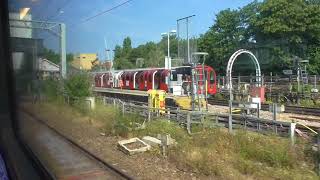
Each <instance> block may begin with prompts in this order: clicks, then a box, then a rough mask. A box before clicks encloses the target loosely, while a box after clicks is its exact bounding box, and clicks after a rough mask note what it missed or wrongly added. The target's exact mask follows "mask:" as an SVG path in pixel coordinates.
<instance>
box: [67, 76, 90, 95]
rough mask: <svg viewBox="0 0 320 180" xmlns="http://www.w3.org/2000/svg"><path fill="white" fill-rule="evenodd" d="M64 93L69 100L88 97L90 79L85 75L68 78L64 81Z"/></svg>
mask: <svg viewBox="0 0 320 180" xmlns="http://www.w3.org/2000/svg"><path fill="white" fill-rule="evenodd" d="M64 88H65V92H66V94H67V95H68V96H69V97H70V98H80V99H81V98H83V97H87V96H90V94H91V92H90V79H89V76H88V75H87V74H85V73H81V74H76V75H72V76H70V77H69V78H68V79H67V80H66V81H65V85H64Z"/></svg>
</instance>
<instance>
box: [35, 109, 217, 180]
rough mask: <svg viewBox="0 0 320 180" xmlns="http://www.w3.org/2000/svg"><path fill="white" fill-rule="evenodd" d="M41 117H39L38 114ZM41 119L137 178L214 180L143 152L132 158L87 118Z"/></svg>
mask: <svg viewBox="0 0 320 180" xmlns="http://www.w3.org/2000/svg"><path fill="white" fill-rule="evenodd" d="M39 116H40V118H41V115H39ZM52 117H53V118H50V119H43V120H46V122H47V123H48V124H49V125H50V126H52V127H54V128H55V129H57V130H58V131H60V132H61V133H63V134H64V135H66V136H67V137H69V138H71V139H73V140H74V141H76V142H77V143H79V144H80V145H81V146H83V147H85V148H86V149H87V150H89V151H90V152H92V153H94V154H95V155H97V156H98V157H100V158H102V159H104V160H105V161H107V162H110V163H111V164H113V165H114V166H115V167H117V168H119V169H121V170H123V171H124V172H126V173H127V174H129V175H131V176H132V177H134V178H137V179H192V180H194V179H215V178H214V177H210V178H209V177H204V176H201V177H199V176H197V175H196V174H194V173H192V172H187V171H184V170H183V169H178V168H177V167H176V165H175V164H174V163H172V162H170V161H169V160H168V159H166V158H164V157H162V156H160V155H155V154H152V152H145V153H140V154H135V155H132V156H129V155H126V154H124V153H123V152H122V151H120V150H119V149H118V148H117V142H118V141H119V140H123V138H121V137H111V136H105V135H104V134H103V132H101V125H102V124H101V123H99V122H94V121H92V120H90V119H89V118H80V119H79V118H78V119H70V120H65V119H59V118H54V114H53V115H52Z"/></svg>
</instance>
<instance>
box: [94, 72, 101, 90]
mask: <svg viewBox="0 0 320 180" xmlns="http://www.w3.org/2000/svg"><path fill="white" fill-rule="evenodd" d="M100 76H101V74H96V75H95V77H94V81H95V87H101V79H100Z"/></svg>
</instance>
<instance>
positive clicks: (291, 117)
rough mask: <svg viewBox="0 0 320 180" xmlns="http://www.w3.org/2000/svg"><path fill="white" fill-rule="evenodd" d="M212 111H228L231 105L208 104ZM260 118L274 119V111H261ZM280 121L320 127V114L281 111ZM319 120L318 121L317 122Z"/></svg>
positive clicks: (278, 117)
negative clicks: (311, 114) (310, 114)
mask: <svg viewBox="0 0 320 180" xmlns="http://www.w3.org/2000/svg"><path fill="white" fill-rule="evenodd" d="M208 108H209V111H210V112H219V113H228V111H229V107H227V106H218V105H210V104H209V105H208ZM297 117H298V118H297ZM260 118H263V119H272V118H273V113H272V112H269V111H262V110H261V111H260ZM303 119H314V121H308V120H303ZM277 120H278V121H286V122H292V121H295V122H298V123H301V124H304V125H307V126H310V127H317V128H320V114H319V116H309V115H301V114H292V113H280V114H278V115H277ZM317 121H318V122H317Z"/></svg>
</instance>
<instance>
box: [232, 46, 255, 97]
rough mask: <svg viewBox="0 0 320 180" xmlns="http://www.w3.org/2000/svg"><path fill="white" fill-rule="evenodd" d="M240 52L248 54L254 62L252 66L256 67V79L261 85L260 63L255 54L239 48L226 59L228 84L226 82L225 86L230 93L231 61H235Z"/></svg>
mask: <svg viewBox="0 0 320 180" xmlns="http://www.w3.org/2000/svg"><path fill="white" fill-rule="evenodd" d="M241 54H248V55H249V56H250V59H251V60H252V62H253V63H254V66H255V68H256V81H257V82H258V86H260V85H261V70H260V65H259V62H258V60H257V58H256V56H255V55H254V54H253V53H252V52H251V51H248V50H245V49H240V50H238V51H236V52H235V53H233V55H232V56H231V57H230V59H229V61H228V66H227V78H228V82H227V83H228V84H227V87H228V89H229V90H230V93H231V91H232V67H233V63H234V62H235V61H236V59H237V57H238V56H240V55H241ZM231 94H232V93H231ZM231 94H230V95H231ZM231 96H232V95H231Z"/></svg>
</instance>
